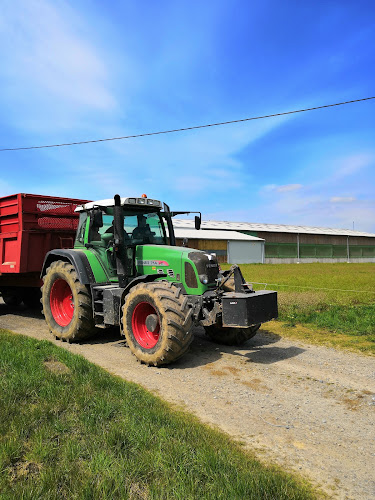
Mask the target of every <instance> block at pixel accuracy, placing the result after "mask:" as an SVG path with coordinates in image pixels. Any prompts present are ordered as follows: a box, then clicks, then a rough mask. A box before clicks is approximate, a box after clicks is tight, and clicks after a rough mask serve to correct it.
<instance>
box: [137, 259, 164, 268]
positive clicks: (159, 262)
mask: <svg viewBox="0 0 375 500" xmlns="http://www.w3.org/2000/svg"><path fill="white" fill-rule="evenodd" d="M136 265H137V266H167V267H168V266H169V264H168V262H166V261H165V260H137V261H136Z"/></svg>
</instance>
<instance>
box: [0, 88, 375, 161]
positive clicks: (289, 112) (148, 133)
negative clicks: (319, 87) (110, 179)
mask: <svg viewBox="0 0 375 500" xmlns="http://www.w3.org/2000/svg"><path fill="white" fill-rule="evenodd" d="M370 99H375V96H374V97H365V98H363V99H353V100H352V101H344V102H336V103H334V104H325V105H324V106H315V107H313V108H305V109H296V110H293V111H284V112H283V113H273V114H272V115H263V116H252V117H251V118H242V119H240V120H230V121H227V122H218V123H209V124H206V125H195V126H193V127H184V128H176V129H172V130H161V131H159V132H146V133H143V134H135V135H125V136H123V137H110V138H107V139H94V140H90V141H79V142H66V143H63V144H48V145H44V146H27V147H19V148H3V149H0V152H1V151H21V150H26V149H43V148H61V147H63V146H77V145H79V144H93V143H95V142H107V141H120V140H123V139H135V138H136V137H147V136H151V135H161V134H173V133H175V132H185V131H187V130H197V129H200V128H208V127H219V126H220V125H230V124H232V123H241V122H250V121H252V120H262V119H264V118H274V117H276V116H285V115H292V114H295V113H304V112H305V111H313V110H315V109H323V108H332V107H334V106H342V105H343V104H351V103H353V102H361V101H369V100H370Z"/></svg>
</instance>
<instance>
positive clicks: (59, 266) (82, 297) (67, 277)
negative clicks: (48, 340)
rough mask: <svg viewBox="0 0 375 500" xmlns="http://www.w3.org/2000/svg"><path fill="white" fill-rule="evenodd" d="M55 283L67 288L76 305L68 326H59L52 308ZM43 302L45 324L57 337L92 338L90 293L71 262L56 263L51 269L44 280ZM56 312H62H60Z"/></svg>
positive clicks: (63, 338)
mask: <svg viewBox="0 0 375 500" xmlns="http://www.w3.org/2000/svg"><path fill="white" fill-rule="evenodd" d="M56 283H64V284H66V286H67V287H68V289H70V292H69V293H71V296H72V302H73V303H74V312H73V313H72V318H71V321H70V322H69V323H67V324H66V325H62V324H59V323H58V322H57V318H55V315H56V312H54V311H53V310H52V307H51V300H50V297H51V293H52V290H53V289H54V287H55V286H56ZM41 302H42V306H43V314H44V317H45V320H46V323H47V324H48V326H49V329H50V331H51V333H52V335H54V336H55V337H57V338H59V339H62V340H67V341H71V340H74V341H77V340H82V339H85V338H89V337H91V336H92V335H93V333H94V332H95V328H94V320H93V316H92V305H91V296H90V293H89V291H88V289H87V288H86V286H85V285H82V283H81V282H80V281H79V278H78V274H77V272H76V270H75V268H74V266H72V264H70V263H69V262H63V261H61V260H57V261H55V262H52V264H51V265H50V266H49V267H48V269H47V271H46V274H45V276H44V277H43V286H42V300H41ZM59 305H60V304H59ZM57 311H58V312H59V308H57ZM63 319H65V318H63ZM61 323H64V321H61Z"/></svg>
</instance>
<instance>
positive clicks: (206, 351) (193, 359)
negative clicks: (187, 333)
mask: <svg viewBox="0 0 375 500" xmlns="http://www.w3.org/2000/svg"><path fill="white" fill-rule="evenodd" d="M5 315H7V316H8V317H9V316H14V319H15V321H16V318H17V317H22V318H30V319H40V320H43V319H44V318H43V315H42V313H41V311H39V310H38V309H31V308H28V307H26V306H24V305H20V306H17V307H9V306H7V305H6V304H4V303H0V317H1V316H5ZM0 326H1V322H0ZM281 340H282V338H281V337H280V336H279V335H276V334H274V333H271V332H269V331H267V330H263V329H262V330H261V331H260V332H258V333H257V334H256V335H255V337H253V338H252V339H250V340H249V341H248V342H246V343H245V344H244V345H242V346H224V345H220V344H216V343H215V342H212V341H210V340H208V338H207V337H206V335H205V333H204V329H203V328H202V327H197V328H195V330H194V340H193V342H192V344H191V346H190V349H189V351H188V352H187V353H186V354H184V356H183V357H182V358H181V359H179V360H177V361H176V362H174V363H173V364H171V365H168V366H167V367H166V368H168V369H170V370H173V369H185V368H194V367H197V366H204V365H207V364H210V363H214V362H215V361H218V360H219V359H221V358H222V357H223V356H226V355H232V356H239V357H242V358H246V360H247V361H248V362H250V363H259V364H273V363H277V362H279V361H282V360H285V359H289V358H293V357H295V356H298V355H299V354H301V353H303V352H304V351H305V349H302V348H301V347H297V346H293V345H289V346H287V347H284V346H283V347H281V346H278V345H277V343H278V342H280V341H281ZM79 344H81V345H85V344H88V345H94V344H113V345H114V346H115V347H121V348H122V347H125V346H126V342H125V339H124V337H123V336H122V335H121V334H120V329H119V328H116V327H112V328H106V329H100V328H98V329H97V333H96V334H95V335H94V336H93V337H92V338H89V339H87V340H81V341H80V342H79Z"/></svg>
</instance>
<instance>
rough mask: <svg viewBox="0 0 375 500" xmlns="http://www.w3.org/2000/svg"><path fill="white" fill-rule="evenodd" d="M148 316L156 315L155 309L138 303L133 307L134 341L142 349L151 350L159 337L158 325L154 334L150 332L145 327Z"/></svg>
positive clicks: (149, 305) (145, 303) (146, 303)
mask: <svg viewBox="0 0 375 500" xmlns="http://www.w3.org/2000/svg"><path fill="white" fill-rule="evenodd" d="M149 314H157V312H156V310H155V308H154V307H153V306H152V305H151V304H149V303H148V302H140V303H139V304H137V305H136V306H135V309H134V311H133V316H132V330H133V335H134V338H135V340H136V341H137V342H138V344H139V345H140V346H141V347H143V348H144V349H152V348H153V347H155V346H156V344H157V343H158V340H159V337H160V323H158V324H157V326H156V329H155V331H154V332H150V331H149V330H148V329H147V326H146V319H147V316H148V315H149Z"/></svg>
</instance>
